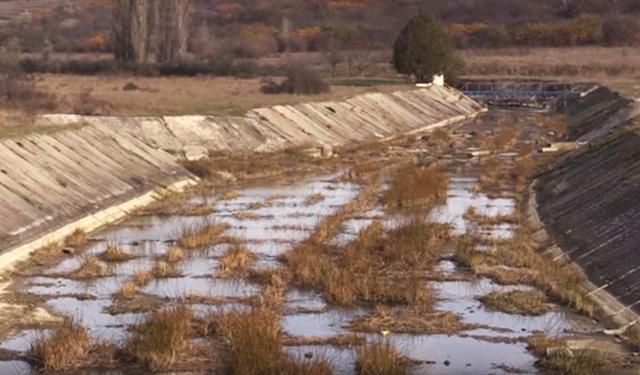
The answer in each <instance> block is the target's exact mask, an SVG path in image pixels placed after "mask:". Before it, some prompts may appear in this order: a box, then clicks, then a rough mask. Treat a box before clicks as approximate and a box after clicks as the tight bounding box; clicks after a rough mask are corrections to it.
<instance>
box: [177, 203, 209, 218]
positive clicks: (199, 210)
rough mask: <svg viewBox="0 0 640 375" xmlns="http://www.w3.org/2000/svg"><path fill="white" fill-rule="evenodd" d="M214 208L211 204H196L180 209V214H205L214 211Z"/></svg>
mask: <svg viewBox="0 0 640 375" xmlns="http://www.w3.org/2000/svg"><path fill="white" fill-rule="evenodd" d="M214 212H215V210H214V208H213V207H212V206H210V205H208V204H198V205H195V206H190V207H187V208H186V209H184V210H182V211H180V215H183V216H207V215H211V214H212V213H214Z"/></svg>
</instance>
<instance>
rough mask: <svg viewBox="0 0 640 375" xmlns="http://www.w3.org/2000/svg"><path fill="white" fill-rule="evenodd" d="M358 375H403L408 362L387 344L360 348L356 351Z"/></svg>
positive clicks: (406, 371)
mask: <svg viewBox="0 0 640 375" xmlns="http://www.w3.org/2000/svg"><path fill="white" fill-rule="evenodd" d="M356 354H357V358H356V374H358V375H404V374H407V373H408V370H409V361H408V360H407V359H406V358H403V357H402V356H401V355H400V353H398V351H397V350H396V349H395V348H394V347H393V346H392V345H391V344H390V343H388V342H385V343H375V344H369V345H365V346H362V347H360V348H358V349H357V351H356Z"/></svg>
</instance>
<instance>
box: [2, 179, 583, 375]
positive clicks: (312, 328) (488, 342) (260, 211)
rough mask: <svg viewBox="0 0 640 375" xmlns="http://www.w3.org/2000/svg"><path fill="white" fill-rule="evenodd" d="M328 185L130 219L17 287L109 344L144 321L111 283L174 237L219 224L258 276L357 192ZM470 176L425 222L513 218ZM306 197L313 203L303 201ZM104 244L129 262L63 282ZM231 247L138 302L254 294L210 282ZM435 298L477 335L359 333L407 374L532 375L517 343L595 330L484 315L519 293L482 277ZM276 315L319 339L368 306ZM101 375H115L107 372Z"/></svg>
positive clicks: (454, 269)
mask: <svg viewBox="0 0 640 375" xmlns="http://www.w3.org/2000/svg"><path fill="white" fill-rule="evenodd" d="M335 177H336V176H325V177H320V178H314V179H310V180H307V181H304V182H301V183H299V184H295V185H291V186H267V187H259V188H248V189H245V190H242V191H239V192H238V196H237V197H234V199H229V200H220V199H218V198H215V197H210V198H206V199H202V198H199V199H200V200H199V201H198V202H194V203H199V204H208V205H211V206H212V207H213V210H214V211H213V213H211V214H210V215H207V216H205V217H186V216H145V217H133V218H131V220H128V221H126V222H124V223H122V224H120V225H118V226H115V227H112V228H110V229H108V230H105V231H103V232H101V233H99V234H96V235H95V236H93V237H92V242H91V245H90V246H89V248H88V249H87V250H86V251H85V252H84V253H83V254H82V255H77V256H73V257H69V258H67V259H64V260H63V261H61V262H60V263H59V264H58V265H56V266H55V267H53V268H51V269H50V270H48V271H47V272H46V273H45V274H43V275H39V276H36V277H32V278H28V279H27V280H25V282H24V286H23V288H24V292H26V293H30V294H33V295H37V296H41V297H42V298H44V299H45V300H46V302H45V306H46V307H47V308H48V309H49V310H50V311H51V312H54V313H56V314H59V315H66V316H70V317H73V318H74V319H76V320H78V321H79V322H81V323H82V324H83V325H85V326H86V327H87V328H89V332H90V334H91V335H92V336H93V337H95V338H98V339H101V340H106V341H110V342H115V343H122V342H123V341H124V340H126V338H127V335H128V329H129V328H130V327H131V326H132V325H134V324H136V323H139V322H141V321H142V320H143V319H144V317H145V314H144V313H122V314H115V315H114V314H111V313H109V308H110V307H112V306H113V304H114V302H113V300H114V296H115V295H116V294H117V293H118V291H119V289H120V287H121V286H122V284H123V283H124V282H125V281H127V280H128V279H130V278H131V277H132V275H134V274H135V273H136V272H140V271H150V270H151V269H152V268H153V266H154V264H155V263H156V262H157V261H158V260H159V259H162V257H164V256H165V255H166V254H167V251H168V249H169V248H171V247H172V246H173V245H174V243H175V242H176V241H177V240H178V239H179V237H180V235H181V230H182V229H183V228H189V227H192V226H197V225H201V224H202V223H203V222H209V223H212V222H214V223H226V224H228V225H229V229H228V231H227V232H226V235H228V236H232V237H235V238H238V239H240V240H242V241H244V242H245V243H246V246H247V248H248V249H250V250H251V251H252V252H253V253H254V254H255V255H256V256H257V258H258V260H257V264H256V267H257V268H263V269H266V268H275V267H280V266H281V264H280V262H279V260H278V258H279V257H280V256H281V255H282V254H284V253H286V252H287V251H289V250H290V249H292V247H293V246H295V245H296V244H297V243H299V242H300V241H303V240H305V239H307V238H308V237H309V236H310V235H311V234H312V232H313V230H314V229H315V228H316V227H317V225H318V224H319V223H320V222H321V221H322V220H323V219H324V218H326V217H328V216H329V215H332V214H334V213H336V212H337V211H338V210H340V208H342V207H343V206H345V205H346V204H348V203H349V202H351V201H352V200H353V199H354V198H355V197H356V196H357V194H358V191H359V187H358V186H357V185H354V184H350V183H341V182H336V180H335ZM476 183H477V179H475V178H471V177H454V178H452V180H451V184H450V188H449V194H448V201H447V204H446V205H444V206H442V207H437V208H436V209H435V210H434V211H433V212H432V213H431V214H430V215H429V219H430V220H432V221H434V222H439V223H446V224H450V225H451V226H452V228H453V231H454V233H455V234H458V235H461V234H465V233H467V232H468V231H470V230H472V229H473V228H472V226H470V225H469V223H467V222H466V221H465V219H464V215H465V213H466V212H467V211H468V210H469V209H470V208H473V209H474V210H475V211H476V212H477V213H479V214H481V215H484V216H507V215H511V214H513V212H514V210H515V203H514V201H513V199H509V198H498V199H492V198H490V197H488V196H486V195H483V194H477V193H475V192H474V187H475V185H476ZM312 196H314V198H313V199H311V198H310V197H312ZM375 220H383V222H384V223H385V226H388V227H390V226H393V225H394V222H395V221H396V218H389V217H385V212H384V209H383V208H382V207H375V208H373V209H371V210H368V211H367V212H363V213H360V215H359V216H354V217H352V218H350V219H348V220H347V221H346V222H345V223H344V225H343V230H342V233H341V234H340V235H339V236H338V237H337V238H335V239H334V241H335V242H337V243H348V242H349V241H352V240H353V239H354V238H355V237H356V236H357V235H358V233H359V232H360V231H362V230H363V229H365V228H366V227H367V226H369V225H371V223H373V222H374V221H375ZM515 229H516V228H514V227H513V226H511V225H496V226H488V227H483V228H482V230H481V233H482V234H483V235H484V236H486V237H488V238H508V237H509V236H511V235H512V234H513V232H514V230H515ZM110 244H118V245H119V246H120V247H121V248H122V249H123V250H124V251H125V252H126V253H127V254H129V255H131V256H132V259H131V260H128V261H125V262H122V263H118V264H110V265H109V273H110V276H108V277H104V278H98V279H96V280H91V281H81V280H73V279H71V278H69V277H67V276H65V275H64V274H67V273H70V272H73V271H75V270H76V269H77V268H78V267H80V266H81V264H82V263H83V261H84V259H85V258H86V256H87V255H93V256H99V255H100V254H102V253H103V252H104V251H105V249H106V248H107V246H109V245H110ZM229 246H230V244H226V243H222V244H217V245H215V246H211V247H209V248H207V249H204V250H202V251H198V252H197V253H195V254H193V255H191V256H189V257H187V258H186V259H185V260H184V261H182V262H181V263H179V264H178V266H177V273H176V275H175V276H174V277H169V278H165V279H159V280H153V281H151V282H150V283H149V284H148V285H146V286H145V287H144V288H142V293H144V294H145V295H147V296H150V297H153V298H155V299H158V300H161V301H170V300H175V299H180V298H182V297H185V296H186V295H197V296H199V297H204V298H211V299H215V298H218V299H221V300H227V301H229V300H238V301H241V300H242V299H246V298H248V297H253V296H256V295H258V294H259V293H260V290H261V289H260V286H258V285H256V284H253V283H251V282H249V281H245V280H227V279H220V278H217V277H216V271H217V270H218V269H219V267H220V257H221V256H222V254H224V252H225V251H226V250H227V249H228V248H229ZM438 268H439V271H440V274H441V275H443V276H445V277H446V278H447V279H449V280H451V279H453V278H454V277H455V276H465V278H467V279H468V278H469V275H464V271H463V270H461V269H459V268H458V266H457V265H456V264H455V263H454V262H452V261H448V260H445V261H442V262H440V263H439V265H438ZM429 284H430V286H431V287H432V288H433V289H434V290H435V292H436V294H437V296H438V302H437V305H436V308H437V309H439V310H442V311H450V312H453V313H455V314H457V315H458V316H460V317H461V318H462V320H463V322H464V323H468V324H473V325H477V326H479V327H481V328H477V329H474V330H470V331H465V332H461V333H460V334H454V335H451V336H446V335H405V334H402V335H400V334H393V333H391V334H389V335H386V336H385V337H383V335H382V334H380V335H378V334H372V335H365V337H366V338H367V340H368V341H371V342H373V341H380V340H387V341H389V342H390V343H392V344H393V345H394V346H395V347H396V349H397V350H399V351H400V352H401V353H403V354H404V355H405V356H407V357H408V358H410V359H411V360H413V361H414V362H415V363H416V366H415V367H414V368H413V371H414V372H415V373H417V374H423V373H429V374H506V373H508V372H506V370H503V369H505V368H515V369H519V370H521V371H522V372H523V373H535V372H536V371H535V368H534V362H535V359H534V357H533V356H532V355H530V354H529V353H528V352H527V350H526V343H524V340H525V339H526V338H527V337H528V336H530V335H532V334H534V333H539V332H542V333H547V334H550V335H553V336H560V335H563V334H566V333H568V332H582V331H584V332H587V331H589V330H592V329H593V328H594V327H592V326H591V323H590V322H589V321H587V320H585V319H582V318H580V317H577V316H575V315H573V314H571V313H569V312H568V311H566V310H565V309H563V308H561V307H559V306H554V307H553V308H552V309H551V312H549V313H547V314H545V315H543V316H539V317H525V316H519V315H511V314H504V313H499V312H493V311H489V310H488V309H486V308H485V307H484V306H483V305H482V303H481V302H480V301H479V300H478V299H479V298H480V297H482V296H484V295H486V294H488V293H491V292H494V291H508V290H513V289H526V288H527V287H524V286H514V287H503V286H499V285H496V284H494V283H493V282H492V281H490V280H488V279H474V280H473V281H429ZM192 307H193V309H194V311H195V312H196V314H202V315H203V316H205V315H206V314H210V313H212V312H220V311H239V310H242V309H246V308H248V306H247V305H245V304H243V303H241V302H237V303H234V302H226V303H222V302H221V303H217V304H200V303H194V304H192ZM284 311H285V312H284V315H283V316H282V329H283V333H284V334H285V335H287V336H290V337H316V338H330V337H334V336H340V335H348V334H351V331H350V328H349V326H350V323H351V322H352V321H353V320H354V319H356V318H358V317H362V316H363V315H365V314H367V313H369V312H371V308H369V307H358V308H352V309H337V308H332V307H330V306H329V305H328V304H327V303H326V302H325V301H324V299H323V297H322V295H321V294H319V293H317V292H312V291H304V290H297V289H292V290H290V291H289V292H288V294H287V295H286V299H285V309H284ZM46 334H47V333H46V331H44V332H42V331H35V330H25V331H22V332H18V333H16V335H15V336H14V337H11V338H9V339H8V340H6V341H5V342H4V343H2V344H1V345H0V349H4V350H8V351H13V352H16V353H25V352H26V351H27V350H28V349H29V345H30V344H31V341H32V340H33V339H34V338H37V337H38V336H39V335H46ZM286 351H287V353H289V354H290V355H292V356H315V357H318V358H323V359H326V360H328V361H329V362H330V363H331V364H332V366H333V367H334V370H335V372H336V373H339V374H350V373H353V371H354V368H355V349H354V348H349V347H334V346H330V345H306V346H305V345H303V346H290V347H287V348H286ZM30 371H31V370H30V368H29V367H28V365H26V364H25V363H24V362H20V361H4V362H2V361H0V374H17V375H18V374H19V375H22V374H29V373H30ZM91 374H96V375H98V374H99V375H104V374H107V373H105V372H93V373H91ZM110 374H116V373H114V372H111V373H110Z"/></svg>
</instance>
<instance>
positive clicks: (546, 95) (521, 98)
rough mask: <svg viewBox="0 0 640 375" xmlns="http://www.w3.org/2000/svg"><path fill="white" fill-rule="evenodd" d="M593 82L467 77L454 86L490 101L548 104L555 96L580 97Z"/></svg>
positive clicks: (476, 97)
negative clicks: (498, 79) (512, 80)
mask: <svg viewBox="0 0 640 375" xmlns="http://www.w3.org/2000/svg"><path fill="white" fill-rule="evenodd" d="M592 87H593V85H586V84H567V83H549V82H530V81H529V82H499V81H468V82H464V83H462V84H461V85H460V86H459V87H458V89H459V90H460V91H461V92H462V93H464V94H465V95H466V96H468V97H470V98H472V99H474V100H476V101H479V102H483V103H487V104H490V105H501V106H519V107H548V106H551V105H553V104H554V103H557V102H558V101H559V100H567V99H570V98H575V97H580V96H582V95H584V93H585V92H587V91H588V90H590V89H591V88H592Z"/></svg>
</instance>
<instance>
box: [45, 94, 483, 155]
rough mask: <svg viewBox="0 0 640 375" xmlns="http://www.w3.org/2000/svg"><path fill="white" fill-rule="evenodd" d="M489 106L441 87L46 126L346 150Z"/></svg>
mask: <svg viewBox="0 0 640 375" xmlns="http://www.w3.org/2000/svg"><path fill="white" fill-rule="evenodd" d="M481 110H482V107H481V106H480V105H479V104H477V103H476V102H474V101H473V100H471V99H469V98H467V97H465V96H464V95H462V94H460V93H459V92H458V91H456V90H453V89H450V88H447V87H440V86H429V87H427V88H424V89H420V90H413V91H406V92H396V93H392V94H381V93H372V94H365V95H360V96H356V97H353V98H351V99H347V100H345V101H341V102H322V103H304V104H297V105H282V106H274V107H269V108H258V109H254V110H252V111H249V113H247V115H246V116H244V117H212V116H179V117H171V116H166V117H136V118H118V117H92V116H86V117H83V116H75V115H48V116H42V117H41V118H40V120H39V123H40V124H43V125H68V124H75V123H80V122H84V123H88V124H94V125H108V126H111V127H112V128H113V129H118V130H119V131H126V132H128V133H129V134H131V135H133V136H135V137H137V138H139V139H140V140H142V141H143V142H145V143H147V144H149V145H152V146H153V147H157V148H161V149H163V150H166V151H170V152H172V153H175V154H178V155H180V154H182V153H183V152H184V150H185V149H187V148H189V147H192V146H204V147H206V148H207V149H209V150H210V151H253V152H269V151H276V150H281V149H285V148H288V147H295V146H301V145H318V146H320V145H329V146H339V145H344V144H348V143H354V142H362V141H367V140H372V139H384V138H387V137H389V136H393V135H398V134H401V133H406V132H409V131H412V130H415V129H418V128H422V127H428V126H432V125H437V124H442V123H443V122H446V121H448V120H452V119H458V120H460V119H464V118H466V117H468V116H472V115H475V114H477V113H478V112H479V111H481Z"/></svg>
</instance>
